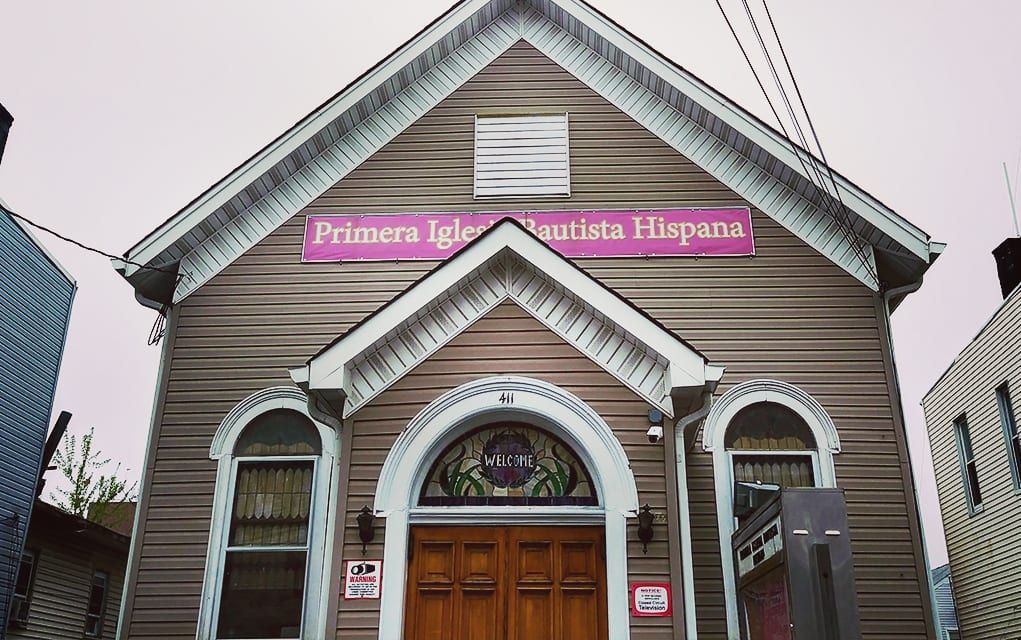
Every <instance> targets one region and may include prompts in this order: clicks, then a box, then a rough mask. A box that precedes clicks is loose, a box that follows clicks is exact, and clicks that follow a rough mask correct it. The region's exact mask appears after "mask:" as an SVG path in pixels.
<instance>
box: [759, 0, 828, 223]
mask: <svg viewBox="0 0 1021 640" xmlns="http://www.w3.org/2000/svg"><path fill="white" fill-rule="evenodd" d="M762 8H763V9H765V11H766V18H767V19H768V20H769V26H770V28H771V29H772V30H773V37H774V38H775V39H776V45H777V47H778V48H779V49H780V55H781V56H782V57H783V62H784V65H785V66H786V67H787V74H788V75H789V76H790V78H791V84H792V85H793V86H794V92H795V94H797V96H798V102H799V103H800V104H801V110H802V111H803V112H804V113H805V120H806V121H807V122H808V128H809V130H810V131H811V132H812V139H814V140H815V146H816V148H817V149H818V150H819V157H820V158H821V159H822V162H823V166H824V167H826V171H827V172H828V173H829V177H830V182H831V183H832V184H833V193H834V194H836V196H837V201H838V202H839V203H840V207H841V211H843V210H844V199H843V197H842V196H841V195H840V187H839V186H838V185H837V177H836V174H835V173H834V172H833V166H832V165H830V161H829V160H828V159H827V158H826V151H825V150H824V149H823V147H822V142H820V140H819V134H818V132H817V131H816V129H815V123H813V122H812V116H811V114H810V113H809V112H808V106H806V105H805V97H804V95H802V93H801V86H800V85H798V79H797V77H796V76H795V75H794V69H793V68H792V67H791V61H790V58H788V57H787V51H786V49H784V46H783V41H781V40H780V33H779V32H778V31H777V29H776V23H775V22H773V13H772V12H771V11H770V10H769V5H768V4H767V3H766V0H762Z"/></svg>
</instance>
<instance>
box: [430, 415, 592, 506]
mask: <svg viewBox="0 0 1021 640" xmlns="http://www.w3.org/2000/svg"><path fill="white" fill-rule="evenodd" d="M418 503H419V504H420V505H422V506H454V505H490V506H500V505H596V504H598V498H597V496H596V490H595V486H594V485H593V484H592V478H591V477H590V476H589V473H588V470H587V469H585V466H584V465H583V464H582V462H581V461H580V460H579V459H578V457H577V455H575V453H574V451H573V450H572V449H571V447H569V446H568V445H567V444H566V443H564V442H563V441H562V440H560V439H559V438H557V437H556V436H554V435H553V434H551V433H548V432H546V431H543V430H541V429H538V428H536V427H534V426H531V425H528V424H524V423H516V422H501V423H495V424H490V425H486V426H484V427H480V428H478V429H474V430H472V431H469V432H468V433H466V434H465V435H463V436H461V437H460V438H459V439H457V440H456V441H454V443H453V444H451V445H450V446H448V447H447V448H446V449H444V450H443V451H442V452H441V453H440V455H439V456H438V457H437V458H436V461H435V462H434V463H433V465H432V467H431V468H430V469H429V475H428V476H427V477H426V480H425V483H424V484H423V486H422V492H421V495H420V496H419V501H418Z"/></svg>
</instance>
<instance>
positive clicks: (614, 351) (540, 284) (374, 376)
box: [291, 219, 723, 418]
mask: <svg viewBox="0 0 1021 640" xmlns="http://www.w3.org/2000/svg"><path fill="white" fill-rule="evenodd" d="M508 300H509V301H512V302H514V303H515V304H517V305H518V306H520V307H521V308H522V309H524V310H525V311H526V312H527V313H528V314H529V315H531V316H532V317H534V318H535V319H537V320H538V321H539V322H541V323H542V324H544V325H545V326H546V327H547V328H549V329H550V330H552V331H553V332H554V333H556V334H557V335H559V336H560V337H561V338H563V339H564V340H565V341H567V342H568V343H569V344H571V345H572V346H574V347H575V348H577V349H578V350H579V351H581V352H582V353H584V354H585V355H586V356H587V357H588V358H590V359H591V360H592V361H593V362H595V363H597V364H598V365H599V366H600V367H602V368H603V369H604V370H606V371H607V372H608V373H610V374H611V375H612V376H614V377H615V378H617V379H618V380H620V382H621V383H622V384H624V385H625V386H627V387H628V388H629V389H631V390H632V391H634V392H635V393H636V394H638V395H639V396H640V397H641V398H643V399H644V400H646V401H647V402H649V404H651V405H653V406H655V407H657V408H659V409H660V410H661V411H662V412H663V413H664V414H666V415H667V416H670V417H673V416H674V415H675V414H676V413H677V412H679V411H684V410H685V409H686V408H688V407H689V406H690V405H691V404H692V403H693V402H697V399H698V398H699V397H700V394H701V393H702V391H703V390H706V389H708V390H710V391H711V390H712V389H714V388H715V386H716V383H718V382H719V380H720V378H721V377H722V375H723V368H722V367H719V366H714V365H711V364H709V363H708V362H707V360H706V358H705V357H704V356H703V355H702V354H701V353H699V352H698V351H696V350H695V349H693V348H692V347H690V346H689V345H688V344H687V343H685V342H684V341H683V340H682V339H680V338H679V337H677V336H676V335H675V334H673V333H672V332H670V331H669V330H667V329H666V328H664V327H663V326H662V325H660V324H659V323H657V322H656V321H655V320H653V319H652V318H650V317H649V316H648V315H646V314H645V313H644V312H642V311H641V310H640V309H638V308H637V307H635V306H634V305H633V304H631V303H630V302H628V301H627V300H625V299H624V298H622V297H620V296H619V295H618V294H616V293H615V292H614V291H612V290H611V289H609V288H608V287H606V286H605V285H603V284H602V283H600V282H598V281H597V280H595V279H593V278H592V277H591V276H589V275H588V274H587V273H585V272H584V271H583V270H581V269H580V268H579V267H577V266H576V265H575V264H574V263H573V262H571V261H570V260H568V259H566V258H564V257H563V256H561V255H560V254H558V253H557V252H556V251H554V250H553V249H551V248H549V246H547V245H546V244H545V243H543V242H542V241H540V240H539V239H538V238H536V237H535V236H533V235H532V234H531V233H529V232H528V231H526V230H525V228H524V227H522V226H521V225H520V224H519V223H518V222H516V221H514V220H512V219H506V220H503V221H501V222H499V223H498V224H496V225H494V226H493V227H492V228H490V229H489V230H488V231H487V232H486V233H484V234H482V235H481V236H479V237H478V238H477V239H475V240H474V241H473V242H471V243H470V244H468V245H467V246H466V247H464V248H463V249H462V250H461V251H459V252H458V253H456V254H454V255H453V256H451V257H450V258H449V259H448V260H446V261H445V262H443V263H442V264H441V265H440V266H438V267H437V268H436V269H434V270H433V271H431V272H430V273H429V274H427V275H426V276H425V277H424V278H422V279H421V280H419V281H418V282H417V283H415V284H414V285H413V286H412V287H410V288H409V289H407V290H406V291H405V292H404V293H402V294H401V295H400V296H398V297H396V298H394V299H393V300H392V301H391V302H390V303H389V304H387V305H385V306H384V307H382V308H381V309H379V310H378V311H377V312H376V313H374V314H372V315H370V316H369V317H368V318H366V319H365V320H363V321H362V322H360V323H359V324H357V325H355V326H354V327H353V328H351V329H350V330H349V331H348V332H346V333H345V334H344V335H342V336H341V337H339V338H338V339H337V340H336V341H334V343H333V344H331V345H329V346H328V347H326V348H325V349H323V350H322V351H320V352H319V354H318V355H316V356H315V357H313V358H312V359H311V360H309V362H308V364H307V365H305V366H304V367H299V368H296V369H292V370H291V377H292V379H293V380H294V381H295V382H296V383H297V384H298V385H300V386H301V387H302V388H304V389H306V390H307V391H308V392H309V395H310V396H311V397H313V398H314V400H315V401H316V402H318V403H319V404H320V405H321V404H326V405H327V406H328V407H329V409H330V410H331V411H332V412H333V413H334V414H335V415H337V416H341V417H342V418H347V417H349V416H351V415H352V414H353V413H355V412H356V411H357V410H358V409H359V408H361V407H363V406H365V404H366V403H368V402H369V401H371V400H372V399H373V398H374V397H376V396H377V395H379V394H380V393H381V392H383V391H384V390H386V389H387V388H388V387H389V386H390V385H392V384H393V383H394V382H396V381H397V380H398V379H400V378H401V377H402V376H403V375H404V374H406V373H407V372H409V371H411V369H413V368H414V367H415V366H416V365H418V364H419V363H421V362H423V361H424V360H425V359H426V358H428V357H429V356H430V355H431V354H432V353H434V352H435V351H436V350H437V349H439V348H440V347H442V346H443V345H444V344H446V343H448V342H449V341H450V340H452V339H453V338H455V337H456V336H457V335H458V334H460V333H461V332H462V331H464V330H465V329H466V328H467V327H468V326H469V325H471V324H472V323H473V322H475V321H476V320H477V319H479V318H480V317H482V316H483V315H485V314H486V313H488V312H489V311H490V310H492V309H493V308H495V307H496V306H497V305H499V304H500V303H502V302H505V301H508Z"/></svg>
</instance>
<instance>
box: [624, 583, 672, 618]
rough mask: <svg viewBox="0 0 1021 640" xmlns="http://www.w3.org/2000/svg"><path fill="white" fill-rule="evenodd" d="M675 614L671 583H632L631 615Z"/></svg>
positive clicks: (654, 615)
mask: <svg viewBox="0 0 1021 640" xmlns="http://www.w3.org/2000/svg"><path fill="white" fill-rule="evenodd" d="M671 614H673V603H672V602H671V599H670V584H669V583H666V582H634V583H632V584H631V615H633V616H637V617H639V618H642V617H665V616H669V615H671Z"/></svg>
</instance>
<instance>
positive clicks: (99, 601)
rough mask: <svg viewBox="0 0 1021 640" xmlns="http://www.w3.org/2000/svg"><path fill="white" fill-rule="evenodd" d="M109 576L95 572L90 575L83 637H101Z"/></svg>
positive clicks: (103, 572)
mask: <svg viewBox="0 0 1021 640" xmlns="http://www.w3.org/2000/svg"><path fill="white" fill-rule="evenodd" d="M109 582H110V574H108V573H107V572H105V571H96V572H94V573H93V574H92V587H91V588H90V590H89V608H88V609H86V611H85V637H87V638H102V637H103V617H104V616H105V615H106V594H107V591H108V590H109V589H108V587H109Z"/></svg>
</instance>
